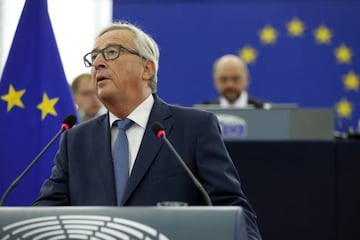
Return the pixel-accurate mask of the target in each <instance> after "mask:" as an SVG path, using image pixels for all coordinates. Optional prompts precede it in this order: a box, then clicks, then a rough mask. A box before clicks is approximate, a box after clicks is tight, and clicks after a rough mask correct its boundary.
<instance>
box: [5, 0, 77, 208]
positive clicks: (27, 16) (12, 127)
mask: <svg viewBox="0 0 360 240" xmlns="http://www.w3.org/2000/svg"><path fill="white" fill-rule="evenodd" d="M0 99H1V100H0V125H1V128H0V142H1V150H0V176H1V180H0V193H1V194H2V193H4V191H5V189H6V188H7V187H8V186H9V185H10V183H11V182H12V181H13V180H14V179H15V178H16V177H17V176H18V175H19V174H20V173H21V172H22V171H23V170H24V169H25V167H26V166H27V165H28V164H29V163H30V162H31V161H32V159H33V158H34V157H35V156H36V155H37V153H38V152H39V151H40V150H41V149H42V148H43V147H44V146H45V145H46V143H47V142H48V141H49V140H50V139H51V138H52V137H53V136H54V135H55V133H56V132H58V131H59V130H60V127H61V123H62V121H63V119H64V118H65V117H66V116H67V115H69V114H75V107H74V104H73V102H72V97H71V92H70V88H69V85H68V84H67V81H66V78H65V74H64V70H63V67H62V64H61V60H60V56H59V52H58V49H57V45H56V41H55V36H54V33H53V29H52V26H51V22H50V18H49V14H48V10H47V0H27V1H26V3H25V6H24V9H23V12H22V14H21V17H20V21H19V24H18V26H17V30H16V33H15V37H14V40H13V43H12V46H11V49H10V53H9V56H8V59H7V62H6V65H5V68H4V71H3V75H2V78H1V82H0ZM57 145H58V141H57V143H55V144H53V146H52V147H51V148H50V149H49V150H48V151H47V152H46V154H45V155H44V156H43V159H41V160H40V162H38V163H37V164H36V165H35V166H34V168H33V169H31V171H30V172H29V174H28V175H26V176H25V178H24V179H23V180H22V181H21V182H20V184H19V185H18V186H17V188H16V189H14V191H13V192H11V193H10V195H9V197H8V199H7V201H6V202H5V205H15V206H22V205H30V204H31V203H32V201H33V200H34V199H35V197H36V196H37V194H38V192H39V190H40V187H41V184H42V182H43V181H44V179H45V178H47V177H48V176H49V173H50V171H51V166H52V164H53V160H52V159H53V157H54V155H55V152H56V149H57V147H58V146H57Z"/></svg>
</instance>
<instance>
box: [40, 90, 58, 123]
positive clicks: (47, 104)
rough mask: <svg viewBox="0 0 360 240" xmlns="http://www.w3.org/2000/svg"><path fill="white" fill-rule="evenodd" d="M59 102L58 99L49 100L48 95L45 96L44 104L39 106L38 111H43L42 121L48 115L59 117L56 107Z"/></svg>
mask: <svg viewBox="0 0 360 240" xmlns="http://www.w3.org/2000/svg"><path fill="white" fill-rule="evenodd" d="M58 101H59V98H58V97H57V98H53V99H49V98H48V96H47V94H46V93H44V94H43V99H42V102H41V103H39V104H38V105H37V109H39V110H41V120H44V118H45V117H46V116H47V115H48V114H51V115H53V116H57V112H56V111H55V108H54V106H55V104H56V103H57V102H58Z"/></svg>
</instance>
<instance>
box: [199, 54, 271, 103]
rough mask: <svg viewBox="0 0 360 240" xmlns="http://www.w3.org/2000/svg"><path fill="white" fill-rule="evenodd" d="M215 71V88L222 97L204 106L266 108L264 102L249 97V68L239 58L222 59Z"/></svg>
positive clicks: (219, 60)
mask: <svg viewBox="0 0 360 240" xmlns="http://www.w3.org/2000/svg"><path fill="white" fill-rule="evenodd" d="M213 70H214V71H213V78H214V84H215V88H216V90H217V91H218V93H219V94H220V96H219V97H218V98H216V99H212V100H208V101H204V102H203V103H202V104H219V105H220V106H221V107H224V108H227V107H233V108H247V107H255V108H263V107H264V103H263V102H262V101H259V100H257V99H254V98H252V97H251V96H249V93H248V92H247V88H248V85H249V72H248V68H247V66H246V64H245V62H244V61H243V60H241V59H240V58H239V57H238V56H236V55H230V54H229V55H224V56H222V57H220V58H219V59H217V60H216V61H215V63H214V67H213Z"/></svg>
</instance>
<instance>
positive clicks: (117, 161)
mask: <svg viewBox="0 0 360 240" xmlns="http://www.w3.org/2000/svg"><path fill="white" fill-rule="evenodd" d="M133 123H134V122H133V121H132V120H130V119H127V118H125V119H123V120H118V121H116V122H115V125H117V127H118V128H119V133H118V135H117V138H116V140H115V144H114V148H113V162H114V173H115V185H116V197H117V205H118V206H121V201H122V199H123V195H124V192H125V188H126V183H127V181H128V178H129V160H130V157H129V144H128V139H127V136H126V130H127V129H128V128H130V127H131V125H132V124H133Z"/></svg>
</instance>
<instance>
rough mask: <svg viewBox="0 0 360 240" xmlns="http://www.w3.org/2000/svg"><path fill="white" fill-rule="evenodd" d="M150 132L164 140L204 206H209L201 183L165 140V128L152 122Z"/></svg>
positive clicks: (207, 197)
mask: <svg viewBox="0 0 360 240" xmlns="http://www.w3.org/2000/svg"><path fill="white" fill-rule="evenodd" d="M152 131H153V133H154V134H155V135H156V136H157V137H158V138H162V139H164V141H165V143H166V145H167V146H168V147H169V149H170V150H171V152H172V153H173V154H174V155H175V157H176V159H177V160H178V161H179V162H180V164H181V165H182V166H183V168H184V169H185V171H186V172H187V173H188V174H189V176H190V178H191V179H192V181H193V182H194V184H195V186H196V187H197V188H198V189H199V191H200V192H201V194H202V195H203V197H204V200H205V202H206V205H208V206H211V205H212V203H211V200H210V197H209V195H208V194H207V192H206V191H205V189H204V187H203V186H202V185H201V183H200V182H199V180H197V178H196V177H195V176H194V174H193V173H192V172H191V170H190V169H189V167H188V166H187V165H186V163H185V162H184V160H183V159H182V158H181V157H180V155H179V154H178V152H177V151H176V150H175V148H174V146H173V145H172V144H171V143H170V141H169V140H168V139H167V137H166V133H165V128H164V127H163V126H162V124H161V123H159V122H154V123H153V125H152Z"/></svg>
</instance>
